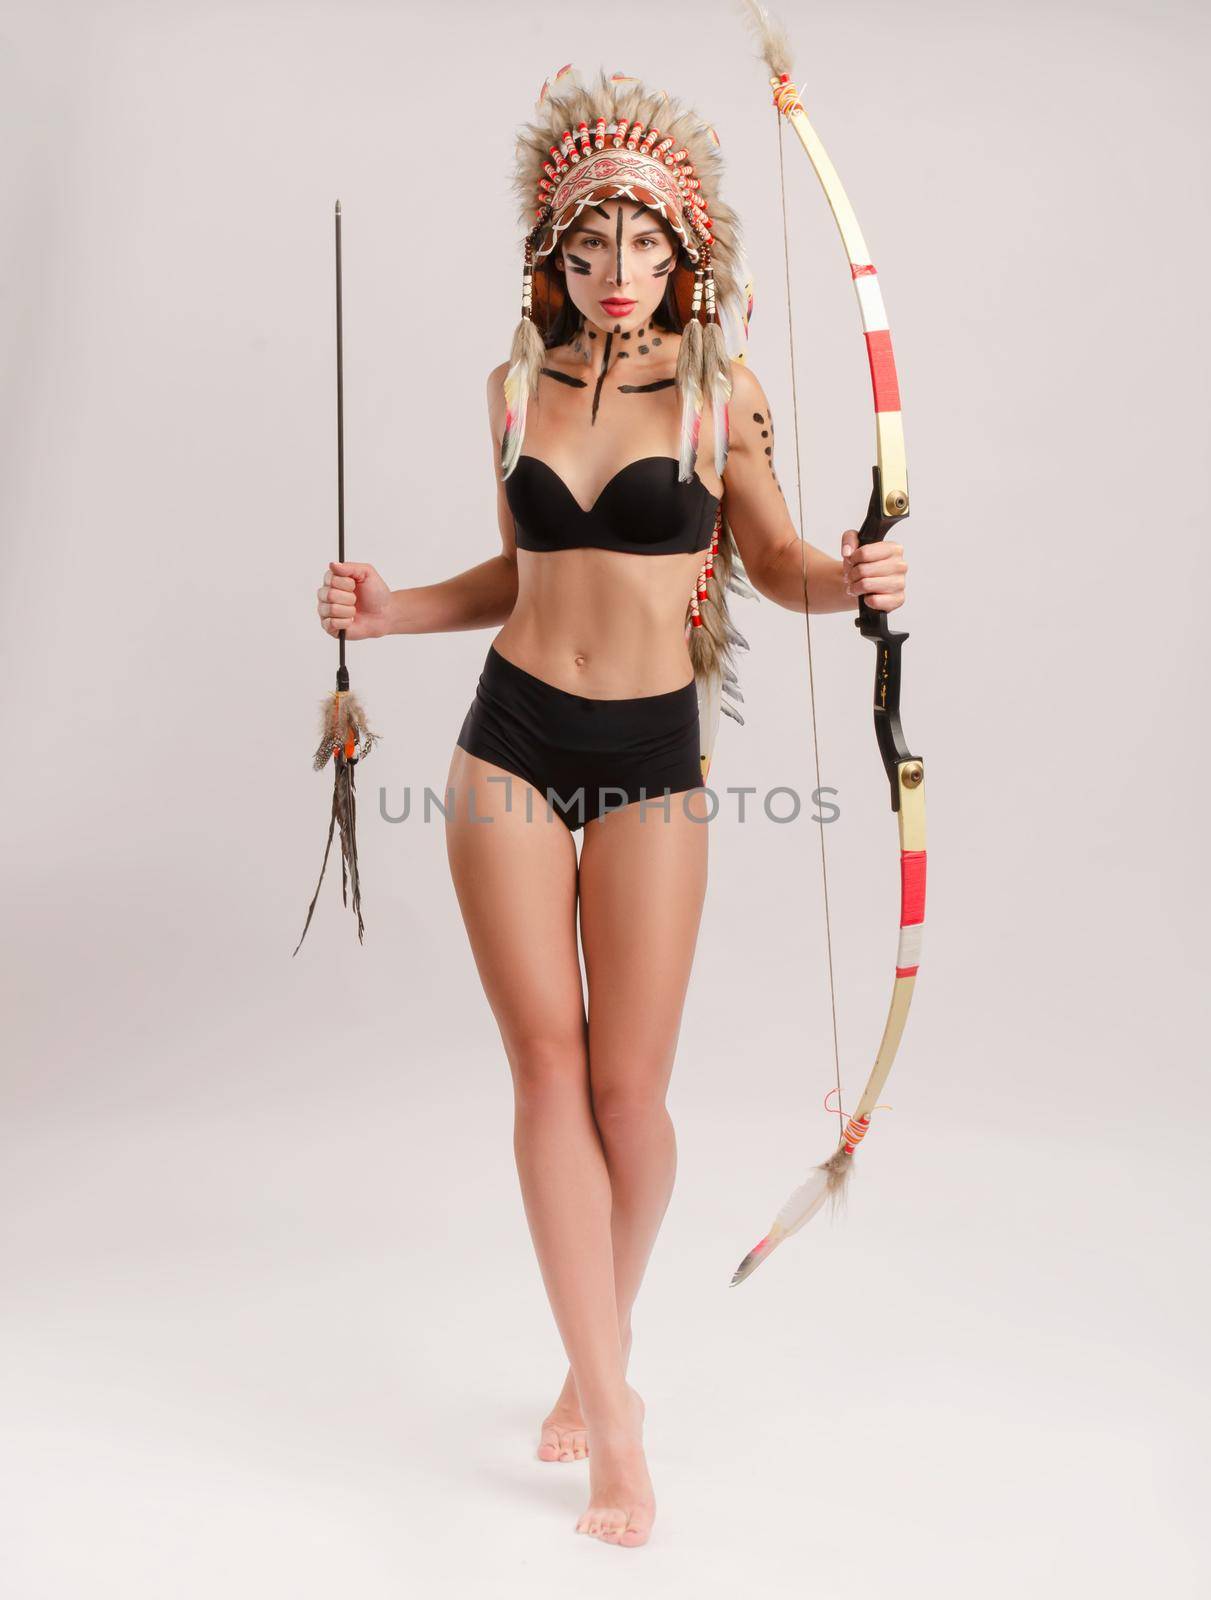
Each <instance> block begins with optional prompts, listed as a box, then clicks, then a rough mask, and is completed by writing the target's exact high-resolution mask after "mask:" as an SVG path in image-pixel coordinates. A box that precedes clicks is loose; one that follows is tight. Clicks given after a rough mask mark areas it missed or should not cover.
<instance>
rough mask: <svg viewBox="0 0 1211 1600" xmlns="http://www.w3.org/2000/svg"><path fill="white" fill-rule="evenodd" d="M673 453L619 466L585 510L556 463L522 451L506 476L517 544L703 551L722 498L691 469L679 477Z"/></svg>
mask: <svg viewBox="0 0 1211 1600" xmlns="http://www.w3.org/2000/svg"><path fill="white" fill-rule="evenodd" d="M677 466H678V463H677V460H676V458H675V457H674V456H643V457H642V458H641V459H640V460H638V461H632V462H630V463H629V464H628V465H627V466H625V467H623V468H622V469H621V471H619V472H616V473H615V474H614V476H613V477H612V478H611V479H610V481H609V482H608V483H607V484H606V486H605V488H604V489H602V491H601V493H600V494H599V495H598V496H597V498H596V500H594V502H593V504H592V505H591V506H590V507H589V509H588V510H587V511H586V510H585V509H584V508H583V507H582V506H581V505H580V504H579V502H578V501H577V500H576V499H575V498H574V497H573V495H572V491H571V490H570V489H569V488H568V486H567V484H566V483H565V482H564V481H563V479H562V478H561V477H560V476H559V474H558V473H557V472H556V471H555V469H554V468H553V467H550V466H548V465H547V463H546V462H545V461H543V460H542V459H541V458H540V457H538V456H526V455H523V456H519V457H518V460H517V465H516V466H515V467H514V468H513V471H512V472H511V473H510V474H509V476H508V477H507V478H506V479H505V498H506V500H507V501H508V502H509V509H510V511H512V513H513V521H514V523H515V524H516V528H517V548H518V549H519V550H577V549H581V548H584V547H590V548H592V549H596V550H621V551H624V552H626V553H627V554H630V555H641V556H642V555H651V556H661V555H672V554H675V553H676V552H678V551H682V550H705V549H706V548H707V547H708V546H709V544H710V542H711V534H712V532H713V531H714V527H715V512H716V510H717V509H718V506H719V498H718V496H717V495H713V494H712V493H711V492H710V490H709V489H708V488H707V486H706V485H705V484H704V483H703V482H702V480H701V478H699V476H698V474H697V473H695V474H694V476H693V478H692V479H691V480H690V482H689V483H679V482H678V479H677Z"/></svg>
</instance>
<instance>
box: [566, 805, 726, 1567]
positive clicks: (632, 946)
mask: <svg viewBox="0 0 1211 1600" xmlns="http://www.w3.org/2000/svg"><path fill="white" fill-rule="evenodd" d="M686 809H687V810H689V812H690V815H689V816H687V815H685V813H684V811H683V810H682V807H681V797H680V796H674V797H673V798H672V800H671V803H670V817H669V820H668V821H665V820H664V818H663V816H662V814H661V812H660V811H652V810H649V811H648V812H647V814H646V816H641V814H640V809H639V807H638V806H637V805H633V806H627V807H625V808H624V809H623V810H621V811H618V812H615V813H613V814H612V815H610V816H608V817H604V818H602V819H601V820H600V821H598V822H593V823H590V824H589V825H588V829H587V831H586V835H585V842H584V848H583V851H582V853H581V861H580V926H581V938H582V943H583V946H584V953H585V968H586V971H587V973H588V980H589V1076H590V1087H591V1093H592V1101H593V1111H594V1116H595V1119H596V1123H597V1126H598V1129H599V1131H600V1134H601V1138H602V1143H603V1145H604V1148H605V1155H606V1162H607V1166H608V1169H609V1175H610V1186H611V1193H612V1197H613V1207H612V1213H611V1237H612V1241H613V1254H614V1280H615V1295H616V1301H617V1306H618V1316H619V1328H620V1335H621V1337H622V1339H623V1341H624V1344H625V1346H626V1347H627V1348H629V1344H630V1318H631V1308H632V1306H633V1305H634V1302H635V1298H636V1296H637V1295H638V1293H639V1286H640V1283H641V1282H642V1279H643V1274H644V1270H645V1268H646V1266H647V1262H648V1258H649V1256H650V1255H651V1252H652V1247H653V1245H654V1244H655V1242H656V1235H657V1233H658V1231H659V1229H660V1224H661V1221H662V1220H663V1218H664V1214H665V1211H666V1209H667V1207H668V1203H669V1197H670V1195H671V1194H672V1189H673V1178H674V1174H675V1171H676V1165H677V1147H676V1139H675V1136H674V1132H673V1125H672V1122H671V1120H670V1118H669V1114H668V1111H667V1109H666V1107H665V1095H666V1093H667V1090H668V1084H669V1077H670V1074H671V1072H672V1068H673V1059H674V1056H675V1053H676V1048H677V1038H678V1033H679V1031H680V1027H681V1016H682V1011H683V1008H684V1004H685V996H686V990H687V988H688V986H689V980H690V969H691V966H692V962H693V956H694V947H695V944H696V941H697V935H698V926H699V921H700V917H701V911H702V903H703V898H704V895H705V891H706V876H707V832H708V830H707V825H706V824H705V823H704V822H702V821H696V820H694V819H695V818H697V817H701V816H702V815H703V814H704V812H703V808H702V804H701V797H695V798H692V799H690V800H689V801H688V802H687V806H686ZM569 1383H571V1384H572V1385H574V1384H575V1376H574V1374H569ZM574 1392H575V1391H574V1389H573V1393H574ZM589 1420H591V1419H589ZM589 1432H590V1436H591V1438H592V1441H593V1453H592V1456H591V1458H590V1492H591V1498H590V1504H589V1509H588V1511H587V1512H586V1513H585V1517H584V1518H582V1519H581V1525H582V1527H583V1528H584V1530H585V1531H588V1532H595V1531H598V1529H599V1527H600V1528H601V1529H604V1530H605V1533H604V1534H603V1536H609V1534H610V1532H611V1531H612V1533H613V1535H614V1536H615V1537H617V1538H619V1539H620V1540H621V1542H623V1543H628V1544H638V1543H642V1542H643V1540H644V1539H645V1538H646V1537H647V1533H648V1530H649V1528H650V1525H651V1518H652V1515H653V1514H654V1502H653V1501H652V1500H651V1496H650V1484H648V1483H647V1473H646V1467H645V1466H643V1464H642V1456H641V1453H640V1454H637V1451H638V1450H639V1442H638V1439H636V1440H635V1441H633V1442H630V1443H628V1444H626V1445H623V1446H620V1445H619V1444H618V1443H617V1442H616V1441H611V1440H604V1441H603V1440H602V1439H600V1438H599V1436H598V1433H597V1430H596V1429H595V1428H592V1427H590V1430H589ZM645 1486H646V1487H645ZM623 1510H625V1511H626V1513H627V1516H626V1520H625V1522H620V1520H619V1519H620V1517H621V1513H622V1511H623ZM624 1530H625V1531H624Z"/></svg>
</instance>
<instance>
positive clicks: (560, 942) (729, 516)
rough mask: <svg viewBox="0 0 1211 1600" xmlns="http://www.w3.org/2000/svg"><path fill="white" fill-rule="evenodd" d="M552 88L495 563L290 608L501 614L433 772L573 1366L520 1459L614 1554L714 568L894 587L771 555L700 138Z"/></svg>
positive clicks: (631, 109) (694, 885)
mask: <svg viewBox="0 0 1211 1600" xmlns="http://www.w3.org/2000/svg"><path fill="white" fill-rule="evenodd" d="M564 77H565V75H564V74H561V78H560V80H557V86H556V92H554V93H551V94H548V93H547V92H546V86H544V95H543V97H542V98H541V99H540V102H539V107H538V113H537V120H536V121H535V123H534V124H532V125H531V126H530V127H528V128H526V129H525V130H523V132H522V134H521V137H520V139H519V143H518V157H519V163H518V185H519V189H520V192H521V193H522V196H523V199H524V200H526V201H527V202H530V204H531V205H536V210H537V220H532V219H533V218H534V212H533V211H532V210H531V209H530V207H529V205H528V206H527V211H526V220H527V222H531V224H532V225H531V231H530V233H529V235H528V237H527V241H526V261H525V272H524V280H523V281H524V290H523V318H522V323H521V326H520V327H519V329H518V332H517V335H516V336H515V340H514V349H513V357H512V360H511V361H510V362H509V363H507V364H506V365H503V366H500V367H497V368H496V369H495V370H494V371H493V372H492V373H491V374H490V375H489V378H488V413H489V418H490V421H491V429H492V439H493V456H494V461H495V462H496V464H497V515H498V520H499V525H500V537H501V544H502V549H501V553H500V554H499V555H496V556H494V557H492V558H491V559H489V560H487V561H485V562H483V563H481V564H480V565H479V566H476V567H473V568H471V569H470V570H469V571H467V572H463V573H460V574H459V575H458V576H456V577H453V578H450V579H447V580H446V581H445V582H442V583H437V584H431V585H426V586H424V587H420V588H413V589H403V590H397V591H392V590H391V589H390V588H389V587H388V586H387V584H386V583H385V582H384V580H383V579H382V578H381V577H380V576H379V575H378V573H377V572H376V571H375V570H374V568H373V567H370V566H367V565H365V564H363V563H358V562H346V563H333V564H332V565H331V566H330V567H329V569H328V571H327V572H326V574H325V576H324V580H323V583H322V584H321V586H320V589H319V592H318V596H319V604H318V609H319V614H320V617H321V619H322V622H323V626H324V628H325V629H326V631H327V632H329V633H331V634H336V633H337V632H338V631H339V630H340V629H342V628H343V629H344V630H345V633H346V636H347V638H349V639H350V640H355V639H365V638H377V637H381V636H382V635H384V634H388V633H429V632H439V631H443V630H449V629H462V628H475V627H489V626H496V625H498V624H503V626H501V627H500V629H499V632H498V633H497V634H496V636H495V638H494V639H493V641H492V644H491V646H490V647H489V650H488V655H487V659H486V661H485V664H484V669H483V673H482V674H481V677H480V681H479V685H478V689H477V692H476V698H475V700H474V702H473V704H472V706H471V708H470V710H469V711H468V713H467V716H466V719H465V721H464V723H463V726H462V730H461V732H460V734H459V737H458V742H457V745H456V747H455V750H454V755H453V759H452V762H451V765H450V772H449V778H448V786H449V789H450V790H451V791H452V798H453V802H454V803H453V804H452V805H451V807H450V814H449V817H448V820H447V834H446V837H447V851H448V856H449V861H450V868H451V872H452V875H453V879H454V887H455V891H456V893H457V896H458V901H459V905H460V908H461V911H462V915H463V918H464V922H465V924H466V928H467V933H468V936H469V938H470V942H471V946H472V950H473V952H474V957H475V961H476V965H477V968H478V972H479V975H480V978H481V980H482V982H483V986H484V991H485V994H486V996H487V999H488V1002H489V1004H490V1005H491V1007H492V1010H493V1013H494V1015H495V1017H496V1020H497V1023H498V1025H499V1028H500V1034H501V1039H502V1042H503V1045H504V1049H505V1053H506V1056H507V1058H508V1061H509V1065H510V1068H511V1071H512V1077H513V1086H514V1096H515V1122H514V1148H515V1153H516V1158H517V1168H518V1174H519V1178H520V1182H521V1189H522V1195H523V1200H524V1204H525V1210H526V1216H527V1220H528V1223H529V1227H530V1231H531V1234H532V1237H533V1241H534V1247H535V1250H536V1252H537V1255H538V1260H539V1264H540V1267H541V1270H542V1274H543V1280H544V1283H545V1286H546V1291H547V1295H548V1297H549V1299H550V1303H551V1309H552V1311H553V1313H554V1315H555V1320H556V1323H557V1325H558V1328H559V1332H560V1334H561V1336H562V1339H563V1343H564V1347H565V1349H566V1351H567V1354H568V1358H569V1361H570V1368H569V1371H568V1373H567V1376H566V1378H565V1380H564V1384H563V1388H562V1389H561V1391H560V1393H559V1396H558V1398H557V1399H556V1402H555V1405H554V1406H553V1407H552V1409H551V1411H550V1413H549V1414H548V1415H547V1417H546V1418H545V1419H544V1421H543V1423H542V1425H541V1431H540V1444H539V1449H538V1454H539V1457H540V1459H541V1460H544V1461H573V1460H580V1459H582V1458H584V1457H586V1456H587V1457H588V1459H589V1501H588V1506H587V1508H586V1510H585V1512H584V1514H583V1515H582V1516H581V1518H580V1520H579V1522H578V1523H577V1531H578V1532H582V1533H590V1534H593V1535H595V1536H597V1537H599V1538H601V1539H604V1540H606V1541H608V1542H611V1543H615V1544H620V1545H639V1544H642V1543H643V1542H644V1541H645V1540H646V1539H647V1538H648V1535H649V1532H650V1529H651V1526H652V1521H653V1517H654V1514H655V1500H654V1496H653V1491H652V1484H651V1479H650V1477H649V1475H648V1471H647V1466H646V1462H645V1459H644V1452H643V1443H642V1419H643V1403H642V1401H641V1400H640V1397H639V1395H638V1394H637V1393H636V1392H635V1390H634V1389H632V1388H631V1387H630V1386H629V1385H628V1383H627V1381H626V1368H627V1361H628V1357H629V1354H630V1348H631V1312H632V1308H633V1306H634V1303H635V1299H636V1296H637V1294H638V1292H639V1286H640V1283H641V1281H642V1278H643V1274H644V1268H645V1266H646V1264H647V1260H648V1257H649V1254H650V1253H651V1250H652V1247H653V1244H654V1242H655V1239H656V1235H657V1231H658V1230H659V1227H660V1223H661V1220H662V1218H663V1216H664V1213H665V1208H666V1207H667V1205H668V1201H669V1196H670V1193H671V1191H672V1186H673V1176H674V1169H675V1165H676V1147H675V1140H674V1133H673V1127H672V1124H671V1122H670V1120H669V1116H668V1113H667V1111H666V1109H665V1094H666V1091H667V1088H668V1083H669V1075H670V1072H671V1070H672V1065H673V1057H674V1052H675V1049H676V1044H677V1037H678V1031H679V1028H680V1023H681V1013H682V1005H683V1002H684V999H685V994H686V989H687V986H688V983H689V977H690V967H691V962H692V958H693V953H694V946H695V942H696V938H697V932H698V924H699V916H700V913H701V909H702V901H703V895H704V891H705V887H706V872H707V829H706V828H705V827H704V826H703V825H702V824H703V821H704V820H705V819H706V817H707V815H708V813H707V810H706V808H705V805H704V798H705V797H704V796H703V794H702V793H701V790H702V789H703V779H704V775H705V771H706V768H707V766H708V764H709V759H710V750H711V744H712V742H713V738H714V730H715V724H716V722H717V717H718V713H719V711H720V710H723V711H726V712H729V713H730V714H732V715H735V713H734V712H733V711H732V710H731V708H730V707H729V706H727V705H725V704H724V703H723V700H722V699H721V696H725V695H727V694H728V693H729V691H730V690H732V688H733V685H734V683H735V674H734V671H733V670H732V664H731V653H732V650H733V647H734V646H736V645H738V644H739V645H743V640H742V639H741V638H740V636H739V635H738V634H737V633H736V631H735V629H734V628H733V627H732V626H731V623H730V621H729V619H728V615H727V590H728V588H731V589H732V591H733V592H741V593H743V592H745V591H746V589H747V586H746V585H744V584H743V583H742V582H741V581H740V576H739V575H740V571H741V563H740V560H739V555H738V553H737V547H738V550H739V553H740V554H742V555H743V569H744V571H745V573H746V574H747V578H748V580H749V582H751V584H752V585H754V586H755V588H756V589H757V590H758V591H759V592H760V593H761V594H763V595H765V596H767V597H768V598H769V599H771V600H774V601H776V602H777V603H778V604H779V605H782V606H785V607H786V608H787V609H788V610H791V611H800V612H802V611H803V610H804V607H805V602H806V597H807V596H810V606H811V611H812V612H813V613H815V612H826V611H852V610H853V609H854V608H855V607H856V603H857V600H856V597H857V596H858V595H860V594H861V595H864V596H865V597H866V600H867V602H868V604H870V605H872V606H874V607H875V608H876V609H881V610H886V611H890V610H893V609H895V608H896V607H898V606H899V605H901V604H902V603H903V597H904V581H905V580H904V575H905V571H906V567H905V563H904V560H903V555H902V551H901V548H900V546H898V545H895V544H890V543H888V544H875V545H870V546H868V547H866V548H865V549H861V548H859V547H858V543H857V536H856V534H854V533H853V532H852V530H851V531H849V532H847V533H845V534H844V535H843V536H842V543H841V549H842V555H841V559H839V560H834V559H833V558H831V557H830V556H827V555H826V554H824V553H823V552H822V551H819V550H816V549H814V548H813V547H811V546H805V545H804V544H803V543H802V542H801V541H800V540H799V538H798V537H797V535H796V533H795V530H794V528H793V526H792V524H791V520H790V517H789V515H788V512H787V509H786V505H785V503H784V501H783V498H782V494H781V491H780V489H779V487H778V483H777V479H776V478H775V476H774V472H773V427H772V423H771V420H770V410H769V404H768V401H767V400H766V397H765V394H764V392H763V391H762V388H761V385H760V384H759V383H758V381H757V379H756V378H755V377H754V376H753V374H752V372H751V371H749V370H748V369H747V368H746V367H744V366H742V365H738V364H736V363H734V362H732V361H730V360H729V359H728V358H727V356H726V353H725V349H724V336H723V321H724V319H725V318H728V317H731V318H733V319H735V318H736V317H737V315H739V316H740V317H742V316H743V307H742V305H741V288H740V283H741V279H740V277H739V272H738V248H737V241H736V227H735V219H734V217H733V216H732V214H731V213H730V211H728V210H727V208H726V207H725V206H724V205H723V203H722V201H721V200H720V199H719V194H718V180H719V167H720V163H719V158H718V155H717V153H716V149H715V142H714V138H713V135H712V134H711V133H710V130H708V129H706V128H705V127H704V126H703V124H702V123H701V121H700V120H699V119H698V118H697V117H696V116H695V115H694V114H693V113H692V112H691V111H689V110H687V109H684V108H682V107H679V106H678V105H677V104H676V103H673V102H670V101H669V100H668V97H667V96H663V95H653V94H651V93H649V92H648V91H647V90H645V89H644V88H643V87H642V86H641V85H638V84H635V83H634V82H633V81H624V82H617V81H614V80H609V79H606V78H605V77H604V75H603V76H602V77H601V78H600V79H599V80H598V81H597V82H596V83H595V84H594V85H593V86H592V87H591V88H585V87H581V86H580V85H579V84H577V83H576V81H575V80H574V79H572V80H571V82H570V86H567V87H564V86H563V85H562V80H563V78H564ZM662 130H663V131H662ZM729 418H730V440H729V439H728V438H727V437H726V436H725V431H726V428H727V423H728V419H729ZM523 444H524V445H525V447H526V448H525V449H524V451H523V448H522V446H523ZM723 511H726V517H724V516H723V515H722V513H723ZM733 541H734V542H733ZM805 560H806V571H805V566H804V563H805ZM805 578H806V581H805ZM687 597H688V600H687ZM485 819H490V822H491V825H490V826H485V825H484V821H485ZM582 829H583V841H582V848H581V852H580V858H579V863H578V861H577V851H576V844H575V833H576V832H577V831H580V830H582ZM578 918H579V931H580V939H581V943H582V946H583V953H584V963H585V971H586V974H587V981H588V1007H587V1014H586V1008H585V998H584V995H583V993H582V987H581V973H580V962H579V956H578V949H577V920H578ZM590 1444H591V1447H592V1448H591V1451H590Z"/></svg>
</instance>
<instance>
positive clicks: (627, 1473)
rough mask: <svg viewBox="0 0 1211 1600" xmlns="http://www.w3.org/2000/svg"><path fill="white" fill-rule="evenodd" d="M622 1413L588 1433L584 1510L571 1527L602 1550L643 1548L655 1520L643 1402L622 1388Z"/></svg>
mask: <svg viewBox="0 0 1211 1600" xmlns="http://www.w3.org/2000/svg"><path fill="white" fill-rule="evenodd" d="M626 1400H627V1404H626V1408H625V1410H624V1412H623V1413H622V1414H621V1415H620V1416H619V1418H618V1420H617V1422H616V1423H611V1424H609V1425H604V1426H601V1427H595V1428H594V1430H593V1459H592V1461H590V1463H589V1504H588V1508H587V1510H586V1511H585V1513H584V1515H583V1516H582V1517H581V1519H580V1521H579V1522H578V1523H577V1524H576V1531H577V1533H589V1534H592V1535H593V1537H594V1538H597V1539H603V1540H604V1541H605V1542H606V1543H607V1544H622V1545H628V1546H631V1545H637V1544H646V1543H647V1538H648V1534H649V1533H651V1531H652V1523H653V1521H654V1520H655V1516H656V1496H655V1494H654V1493H653V1491H652V1480H651V1478H650V1477H649V1476H648V1464H647V1460H646V1458H645V1456H644V1453H643V1401H642V1400H641V1399H640V1398H639V1395H638V1394H637V1393H636V1391H635V1390H634V1389H632V1388H631V1387H630V1385H628V1386H627V1391H626Z"/></svg>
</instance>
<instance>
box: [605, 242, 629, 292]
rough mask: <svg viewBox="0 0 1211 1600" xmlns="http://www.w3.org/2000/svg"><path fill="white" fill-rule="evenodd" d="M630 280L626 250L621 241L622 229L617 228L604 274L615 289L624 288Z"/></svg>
mask: <svg viewBox="0 0 1211 1600" xmlns="http://www.w3.org/2000/svg"><path fill="white" fill-rule="evenodd" d="M630 281H631V272H630V267H629V266H628V264H627V250H626V246H625V245H624V244H623V242H622V230H621V229H619V232H618V235H617V236H616V238H615V240H614V243H613V246H612V247H611V250H610V270H609V272H608V273H607V274H606V282H607V283H610V284H613V286H614V287H615V288H616V289H625V288H626V287H627V286H628V285H629V284H630Z"/></svg>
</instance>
